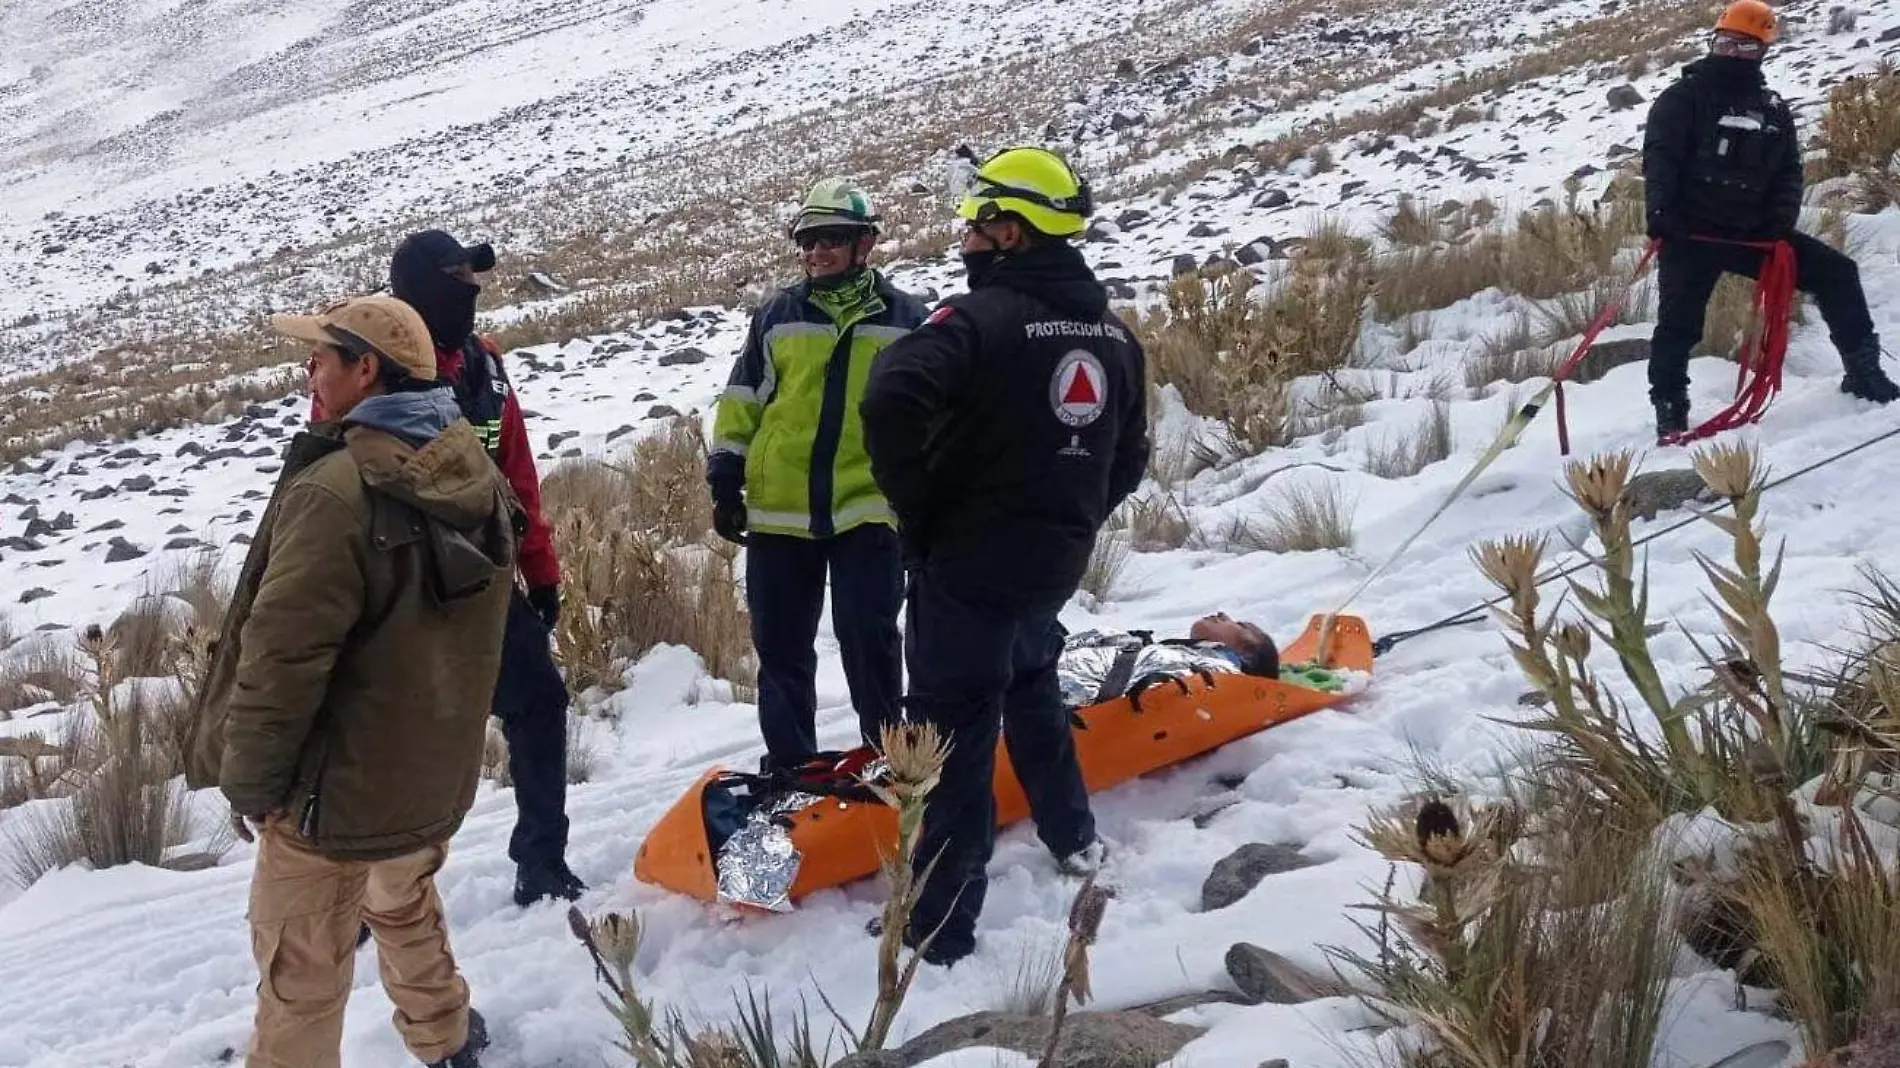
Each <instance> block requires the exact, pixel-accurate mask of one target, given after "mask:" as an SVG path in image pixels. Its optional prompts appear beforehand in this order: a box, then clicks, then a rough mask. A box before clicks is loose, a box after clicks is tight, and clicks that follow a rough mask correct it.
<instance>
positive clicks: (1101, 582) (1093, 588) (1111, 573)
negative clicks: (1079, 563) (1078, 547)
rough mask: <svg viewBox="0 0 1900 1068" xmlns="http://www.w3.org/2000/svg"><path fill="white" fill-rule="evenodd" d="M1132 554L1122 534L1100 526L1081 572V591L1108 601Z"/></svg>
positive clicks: (1130, 543) (1128, 542) (1128, 540)
mask: <svg viewBox="0 0 1900 1068" xmlns="http://www.w3.org/2000/svg"><path fill="white" fill-rule="evenodd" d="M1183 537H1184V538H1185V535H1184V536H1183ZM1133 551H1134V550H1133V547H1132V541H1131V539H1130V538H1129V537H1127V536H1124V532H1123V531H1120V530H1115V529H1112V528H1110V527H1108V526H1104V527H1103V528H1102V530H1100V531H1099V532H1097V534H1096V535H1095V545H1094V546H1093V547H1092V548H1090V549H1089V560H1088V566H1087V567H1086V568H1085V569H1084V570H1083V572H1082V582H1081V589H1082V590H1083V591H1084V592H1085V593H1087V594H1089V595H1090V596H1091V597H1094V598H1095V599H1096V600H1098V601H1106V600H1109V599H1110V598H1112V597H1113V596H1114V594H1115V592H1116V591H1117V590H1118V589H1120V588H1121V585H1122V579H1123V578H1124V577H1125V576H1126V574H1127V572H1128V558H1129V555H1130V554H1131V553H1132V552H1133Z"/></svg>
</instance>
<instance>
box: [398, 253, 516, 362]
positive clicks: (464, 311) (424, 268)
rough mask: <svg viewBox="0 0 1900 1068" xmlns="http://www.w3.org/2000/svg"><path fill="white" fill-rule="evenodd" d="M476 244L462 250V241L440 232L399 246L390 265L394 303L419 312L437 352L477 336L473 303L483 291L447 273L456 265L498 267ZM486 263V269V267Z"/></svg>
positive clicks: (478, 267) (459, 346)
mask: <svg viewBox="0 0 1900 1068" xmlns="http://www.w3.org/2000/svg"><path fill="white" fill-rule="evenodd" d="M485 250H487V246H482V245H478V246H476V247H475V248H474V249H466V248H463V247H462V244H461V242H459V241H457V240H455V239H454V238H453V237H450V236H449V235H448V234H446V233H444V232H442V231H441V230H424V231H422V232H421V233H417V234H410V235H409V236H408V237H406V238H404V239H403V242H402V244H400V245H398V246H396V254H395V256H394V257H393V258H392V259H391V260H390V263H389V289H390V292H392V293H394V294H395V295H396V299H397V300H400V301H402V302H403V303H404V304H407V305H409V306H410V307H412V308H414V309H416V311H417V312H418V313H420V314H421V316H422V321H423V322H425V323H427V324H429V336H430V337H432V338H434V339H435V345H436V347H437V348H439V349H447V350H454V349H459V348H461V347H462V343H463V342H464V341H467V340H468V337H469V335H470V334H473V333H474V332H475V298H476V297H477V296H479V295H480V294H481V291H482V287H481V286H478V285H473V284H471V283H468V282H464V281H462V280H461V279H460V278H456V277H454V276H452V275H450V274H448V273H447V272H445V271H444V270H443V268H445V267H453V266H455V265H456V264H458V263H469V264H471V265H472V266H474V267H475V268H476V269H477V270H483V269H487V268H492V267H493V266H494V253H493V251H492V250H487V251H486V254H485V255H484V251H485ZM484 260H485V262H486V267H484V265H483V262H481V261H484Z"/></svg>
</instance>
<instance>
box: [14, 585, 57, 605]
mask: <svg viewBox="0 0 1900 1068" xmlns="http://www.w3.org/2000/svg"><path fill="white" fill-rule="evenodd" d="M52 595H53V591H52V590H49V589H47V588H46V587H44V586H35V587H33V588H32V589H30V590H28V591H26V592H25V593H23V594H21V595H20V603H21V604H32V603H33V602H34V601H44V600H45V599H47V598H48V597H51V596H52Z"/></svg>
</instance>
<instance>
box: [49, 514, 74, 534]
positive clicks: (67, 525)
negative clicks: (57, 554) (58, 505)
mask: <svg viewBox="0 0 1900 1068" xmlns="http://www.w3.org/2000/svg"><path fill="white" fill-rule="evenodd" d="M78 526H79V520H77V519H74V518H73V514H72V513H71V512H61V513H59V514H58V515H56V516H54V517H53V529H54V530H60V531H65V530H73V529H75V528H77V527H78Z"/></svg>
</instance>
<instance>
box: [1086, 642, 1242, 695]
mask: <svg viewBox="0 0 1900 1068" xmlns="http://www.w3.org/2000/svg"><path fill="white" fill-rule="evenodd" d="M1127 649H1132V650H1134V651H1135V660H1134V664H1133V667H1132V668H1131V670H1130V671H1129V672H1128V675H1127V677H1126V678H1125V679H1124V680H1123V682H1122V685H1123V687H1126V686H1127V684H1128V683H1130V682H1133V681H1135V680H1136V679H1141V678H1145V677H1148V676H1152V675H1165V676H1167V677H1169V678H1187V677H1188V676H1191V675H1197V674H1200V673H1201V672H1210V673H1225V674H1230V675H1233V674H1239V673H1240V668H1239V667H1237V666H1236V665H1235V664H1234V662H1233V661H1232V660H1229V659H1228V658H1227V657H1225V656H1222V655H1220V654H1219V653H1216V652H1214V651H1212V650H1211V649H1209V648H1205V647H1197V646H1193V645H1162V644H1159V643H1154V642H1146V641H1145V639H1143V638H1142V637H1141V636H1140V635H1136V634H1128V633H1125V632H1123V631H1113V630H1085V631H1082V632H1080V633H1077V634H1071V635H1069V637H1068V640H1067V641H1065V642H1063V645H1062V658H1061V659H1060V660H1058V661H1057V662H1056V674H1057V676H1058V677H1059V678H1060V679H1061V682H1062V703H1063V704H1064V705H1066V706H1067V707H1069V708H1085V707H1087V706H1089V705H1092V704H1097V703H1099V702H1101V701H1105V700H1109V699H1111V698H1115V697H1119V696H1121V693H1119V692H1117V693H1111V694H1106V695H1104V694H1103V693H1102V686H1103V684H1104V683H1106V682H1108V681H1109V675H1110V674H1111V673H1112V672H1113V670H1114V667H1115V661H1116V660H1117V659H1118V658H1119V657H1120V656H1121V655H1122V651H1123V650H1127Z"/></svg>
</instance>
